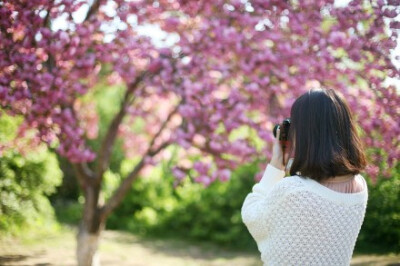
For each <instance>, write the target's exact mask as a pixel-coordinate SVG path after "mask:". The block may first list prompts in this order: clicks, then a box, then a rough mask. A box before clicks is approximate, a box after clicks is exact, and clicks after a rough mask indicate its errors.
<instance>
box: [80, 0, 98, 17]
mask: <svg viewBox="0 0 400 266" xmlns="http://www.w3.org/2000/svg"><path fill="white" fill-rule="evenodd" d="M101 2H103V0H94V2H93V4H92V5H91V6H90V8H89V11H88V12H87V14H86V17H85V20H84V21H87V20H89V19H90V18H91V17H92V16H93V15H94V14H95V13H96V12H97V11H98V10H99V8H100V5H101Z"/></svg>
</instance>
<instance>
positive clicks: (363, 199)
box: [242, 165, 368, 265]
mask: <svg viewBox="0 0 400 266" xmlns="http://www.w3.org/2000/svg"><path fill="white" fill-rule="evenodd" d="M284 175H285V172H284V171H281V170H279V169H276V168H275V167H273V166H271V165H268V166H267V168H266V170H265V172H264V175H263V177H262V179H261V181H260V182H259V183H258V184H256V185H254V187H253V191H252V192H251V193H250V194H249V195H247V197H246V199H245V201H244V203H243V207H242V219H243V222H244V223H245V224H246V226H247V228H248V229H249V231H250V233H251V235H252V236H253V238H254V239H255V240H256V242H257V246H258V250H259V251H260V252H261V260H262V261H263V263H264V265H349V264H350V260H351V256H352V254H353V249H354V245H355V242H356V239H357V236H358V233H359V231H360V228H361V224H362V222H363V220H364V215H365V209H366V205H367V199H368V191H367V186H366V183H365V180H364V178H363V177H362V176H360V175H358V176H357V178H361V179H362V180H363V182H364V185H365V186H364V190H363V191H362V192H359V193H340V192H336V191H333V190H331V189H329V188H327V187H325V186H323V185H321V184H319V183H318V182H317V181H315V180H313V179H310V178H302V177H299V176H291V177H287V178H283V177H284Z"/></svg>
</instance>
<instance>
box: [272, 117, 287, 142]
mask: <svg viewBox="0 0 400 266" xmlns="http://www.w3.org/2000/svg"><path fill="white" fill-rule="evenodd" d="M278 126H280V131H281V134H280V136H279V140H280V141H288V140H289V129H290V118H286V119H285V120H283V122H282V123H281V124H280V125H279V124H276V125H275V126H274V130H273V133H274V137H275V138H276V130H277V129H278Z"/></svg>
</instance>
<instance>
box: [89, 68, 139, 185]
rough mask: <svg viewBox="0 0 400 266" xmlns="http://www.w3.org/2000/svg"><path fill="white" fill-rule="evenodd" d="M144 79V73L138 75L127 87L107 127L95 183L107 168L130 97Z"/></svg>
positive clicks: (100, 178)
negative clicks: (119, 107) (118, 107)
mask: <svg viewBox="0 0 400 266" xmlns="http://www.w3.org/2000/svg"><path fill="white" fill-rule="evenodd" d="M144 77H145V73H143V74H142V75H140V76H139V77H138V78H137V79H136V80H135V81H134V82H133V83H131V84H130V85H129V86H128V89H127V91H126V93H125V96H124V100H123V101H122V103H121V109H120V111H119V112H118V113H117V114H116V115H115V117H114V118H113V120H112V122H111V124H110V125H109V127H108V130H107V134H106V136H105V137H104V139H103V142H102V143H101V147H100V151H99V156H98V161H97V169H96V179H97V182H99V183H100V182H101V180H102V176H103V174H104V172H105V171H106V169H107V168H108V164H109V161H110V157H111V153H112V147H113V144H114V142H115V139H116V138H117V133H118V128H119V125H120V124H121V123H122V120H123V119H124V117H125V115H126V111H127V107H128V106H129V104H131V95H132V94H133V92H134V91H135V90H136V89H137V87H138V85H139V83H140V82H141V81H142V80H143V78H144Z"/></svg>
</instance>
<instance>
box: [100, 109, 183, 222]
mask: <svg viewBox="0 0 400 266" xmlns="http://www.w3.org/2000/svg"><path fill="white" fill-rule="evenodd" d="M179 105H180V104H178V105H177V106H176V107H175V108H174V109H173V110H172V111H171V113H169V115H168V116H167V118H166V119H165V121H164V122H163V124H162V125H161V126H160V129H159V130H158V132H157V133H156V134H155V135H154V136H153V138H152V140H151V141H150V145H149V148H148V149H147V152H146V153H145V154H144V155H143V157H142V159H141V160H140V162H139V163H138V164H137V165H136V166H135V168H134V169H133V170H132V172H130V173H129V175H128V176H127V177H126V178H125V179H124V180H123V181H122V183H121V185H120V186H119V187H118V189H117V190H115V191H114V193H113V195H112V196H111V198H110V199H109V200H108V201H107V203H106V204H105V205H104V207H103V208H102V211H101V217H102V219H105V218H106V217H107V216H108V215H109V214H110V213H111V212H112V211H113V210H114V209H115V207H117V206H118V204H119V203H120V202H121V201H122V199H123V198H124V197H125V195H126V193H128V191H129V189H130V188H131V186H132V183H133V181H134V180H135V179H136V178H137V177H138V174H139V172H140V170H141V169H142V168H143V166H145V160H146V158H148V157H153V156H155V155H157V154H158V153H159V152H160V151H162V150H163V149H165V148H166V147H168V146H169V145H170V144H171V142H170V141H165V142H163V143H162V144H161V145H160V146H158V148H156V149H153V145H154V143H155V141H156V139H157V138H158V137H159V136H160V135H161V133H162V131H163V130H164V129H165V127H166V126H167V124H168V122H169V121H170V120H171V117H172V116H173V115H174V114H175V113H176V112H177V110H178V108H179Z"/></svg>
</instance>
